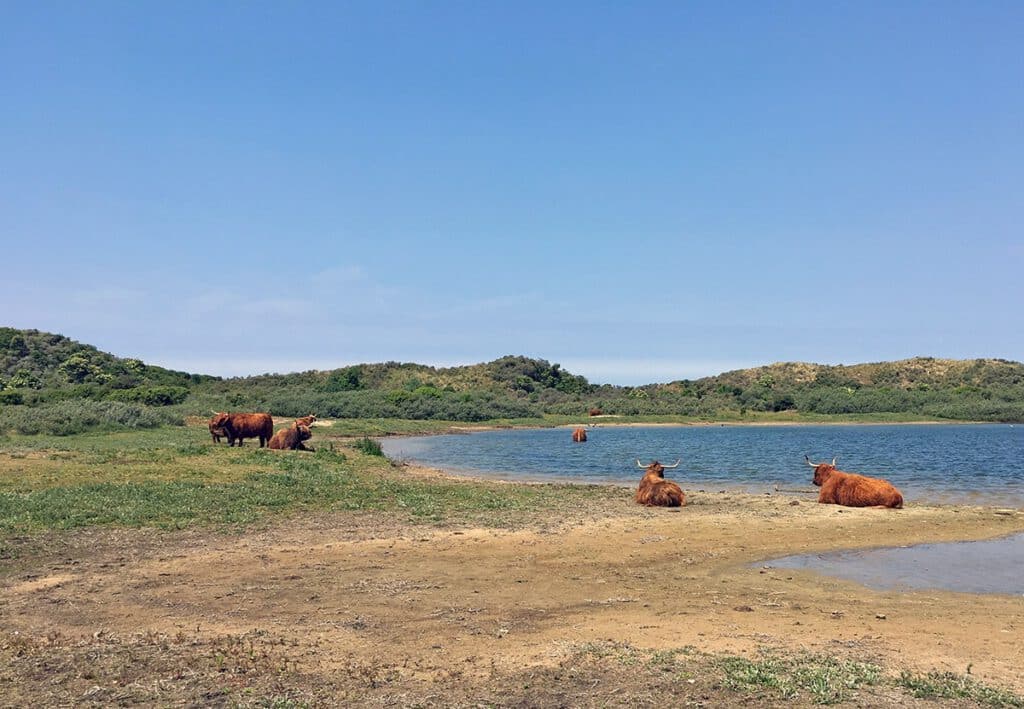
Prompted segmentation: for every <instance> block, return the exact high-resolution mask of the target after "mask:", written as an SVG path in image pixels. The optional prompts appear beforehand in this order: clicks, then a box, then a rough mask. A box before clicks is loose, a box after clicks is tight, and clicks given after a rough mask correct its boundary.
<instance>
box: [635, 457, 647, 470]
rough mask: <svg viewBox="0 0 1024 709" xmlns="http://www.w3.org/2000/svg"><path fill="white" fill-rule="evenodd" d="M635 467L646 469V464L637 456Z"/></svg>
mask: <svg viewBox="0 0 1024 709" xmlns="http://www.w3.org/2000/svg"><path fill="white" fill-rule="evenodd" d="M636 467H638V468H641V469H646V468H647V466H646V465H644V464H643V463H641V462H640V459H639V458H637V459H636Z"/></svg>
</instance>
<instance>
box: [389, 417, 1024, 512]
mask: <svg viewBox="0 0 1024 709" xmlns="http://www.w3.org/2000/svg"><path fill="white" fill-rule="evenodd" d="M587 435H588V437H589V440H588V441H587V442H586V443H582V444H574V443H573V442H572V441H571V439H570V436H571V431H570V430H569V429H565V428H558V429H528V430H511V431H510V430H505V431H484V432H480V433H469V434H457V435H445V436H424V437H414V438H386V439H384V440H383V441H381V443H382V445H383V447H384V452H385V453H386V454H387V455H388V457H391V458H395V459H400V460H408V461H410V462H420V463H424V464H427V465H431V466H434V467H438V468H442V469H444V470H448V471H450V472H454V473H466V474H472V475H486V476H494V477H501V478H507V479H515V480H560V481H565V480H569V481H575V482H618V483H623V484H635V483H636V481H637V480H638V479H639V474H640V471H639V470H638V469H637V467H636V459H637V458H639V459H640V460H641V461H642V462H644V463H647V462H649V461H650V460H652V459H655V458H656V459H658V460H660V461H662V462H663V463H672V462H674V461H675V460H676V458H681V459H682V463H681V464H680V466H679V468H677V469H676V470H674V471H669V473H668V474H669V477H671V478H672V479H674V480H677V481H678V482H680V484H682V486H683V489H685V490H699V489H709V490H710V489H722V488H726V487H728V488H740V489H745V490H750V491H768V490H772V489H773V487H774V486H775V485H779V486H780V487H784V488H802V489H810V488H811V487H812V486H811V474H810V473H811V469H810V468H809V467H808V466H807V464H806V463H805V462H804V453H807V454H809V455H810V457H811V459H812V460H815V461H820V460H831V459H832V457H833V456H838V457H839V468H840V469H843V470H849V471H851V472H857V473H863V474H866V475H874V476H878V477H884V478H886V479H888V480H889V481H890V482H892V483H893V484H894V485H896V486H897V487H899V488H900V490H901V491H902V492H903V495H904V497H905V498H906V499H907V500H908V501H910V500H918V501H934V502H959V503H963V504H998V505H1002V506H1013V507H1017V506H1024V426H1013V425H998V424H993V425H987V424H986V425H952V424H951V425H935V426H928V425H911V426H890V425H856V426H678V427H676V426H673V427H664V426H650V427H612V426H610V427H602V426H598V427H596V428H589V429H588V430H587Z"/></svg>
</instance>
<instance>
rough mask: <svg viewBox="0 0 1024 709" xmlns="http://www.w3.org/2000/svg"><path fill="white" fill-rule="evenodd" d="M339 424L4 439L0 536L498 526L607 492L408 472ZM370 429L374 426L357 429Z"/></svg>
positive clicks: (0, 457) (0, 454)
mask: <svg viewBox="0 0 1024 709" xmlns="http://www.w3.org/2000/svg"><path fill="white" fill-rule="evenodd" d="M415 423H417V424H419V423H421V422H415ZM380 425H381V427H386V428H389V429H391V430H393V429H394V428H397V427H396V426H393V425H387V424H383V423H382V424H380ZM337 428H339V429H341V431H336V430H335V427H332V428H331V429H330V437H329V438H328V437H325V436H324V435H322V434H321V433H320V432H321V431H324V430H325V429H323V428H318V429H317V441H316V443H317V451H316V452H315V453H302V452H292V451H272V450H269V449H266V448H258V447H256V446H255V445H254V444H253V443H252V442H251V441H250V442H249V444H248V445H247V446H246V447H243V448H229V447H227V446H225V445H223V444H222V445H213V444H212V443H210V442H209V440H208V439H206V437H205V431H204V430H202V429H200V428H198V427H166V428H160V429H155V430H143V431H136V432H120V433H107V434H100V433H91V434H81V435H77V436H58V437H44V436H38V437H36V436H32V437H29V436H25V437H13V438H8V439H5V440H4V441H3V444H2V446H0V464H2V466H3V469H4V472H5V474H4V475H3V476H2V477H0V532H3V533H6V534H26V533H32V532H39V531H44V530H50V529H73V528H77V527H86V526H92V525H119V526H127V527H157V528H163V529H167V528H171V529H174V528H182V527H187V526H191V525H214V526H239V527H244V526H245V525H248V524H253V523H255V522H258V521H261V520H266V519H269V518H271V517H273V516H280V515H286V514H296V513H298V512H300V511H311V510H321V511H324V510H335V511H337V510H345V511H352V512H370V511H373V512H390V513H399V514H402V515H405V516H408V517H409V518H411V519H416V520H432V521H449V522H450V521H459V522H467V523H468V522H472V523H477V524H482V525H489V526H500V525H502V524H506V523H508V522H509V520H510V518H511V516H512V515H514V514H515V513H517V512H523V513H525V512H527V511H531V512H532V511H543V510H544V509H545V507H546V506H547V502H546V501H548V500H552V499H556V498H555V497H554V496H552V494H551V490H552V489H556V490H557V491H558V495H557V498H562V499H564V498H566V497H570V498H579V499H580V500H581V501H582V500H584V499H594V498H598V497H601V496H603V495H608V494H609V492H608V490H607V489H605V488H597V487H582V486H570V485H547V486H536V485H490V484H486V483H483V482H475V481H470V480H453V479H447V478H440V477H438V478H435V479H429V480H425V479H422V478H419V477H409V476H404V475H402V473H401V469H400V468H396V467H395V466H393V465H392V464H391V463H390V462H389V461H388V460H386V459H384V458H383V457H381V456H378V455H372V454H367V453H364V452H362V451H360V450H359V447H358V446H357V444H358V442H359V439H357V438H346V437H343V436H344V435H345V434H347V433H351V432H353V429H346V428H345V427H337ZM410 428H412V427H410ZM374 429H375V426H374V424H373V423H372V422H370V423H369V425H365V426H363V427H362V428H361V429H359V430H360V431H362V432H367V431H369V432H373V431H374ZM420 432H422V430H421V431H420ZM339 434H341V435H339Z"/></svg>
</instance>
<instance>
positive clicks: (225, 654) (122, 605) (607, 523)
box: [0, 490, 1024, 706]
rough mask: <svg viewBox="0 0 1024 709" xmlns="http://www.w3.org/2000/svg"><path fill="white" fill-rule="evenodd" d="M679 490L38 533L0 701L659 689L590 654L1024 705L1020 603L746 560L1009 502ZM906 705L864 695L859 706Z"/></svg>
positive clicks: (364, 697) (992, 515)
mask: <svg viewBox="0 0 1024 709" xmlns="http://www.w3.org/2000/svg"><path fill="white" fill-rule="evenodd" d="M687 493H688V496H689V502H690V504H689V505H688V506H687V507H685V508H683V509H681V510H679V511H669V510H664V509H644V508H639V507H637V506H636V505H634V504H633V503H632V501H631V497H630V495H631V493H630V491H627V490H624V491H623V495H622V500H621V502H617V501H612V502H609V503H607V504H604V505H603V506H599V509H563V510H559V511H558V512H557V514H553V515H550V516H547V517H545V518H543V519H535V520H530V521H529V522H528V523H526V524H524V525H523V526H522V528H517V529H512V530H505V529H503V530H486V529H473V528H453V527H437V526H426V525H420V524H416V523H412V522H409V521H405V520H401V519H396V518H394V517H388V516H383V515H351V514H326V515H325V514H320V515H318V516H316V517H310V518H304V519H291V520H290V521H285V522H281V523H275V524H274V525H272V526H268V527H265V528H262V529H255V530H249V531H247V532H246V533H244V534H242V535H227V534H217V533H214V532H176V533H158V532H146V531H138V530H89V531H84V532H78V533H75V534H72V535H68V534H65V535H62V536H61V537H60V538H59V540H58V539H57V538H56V537H55V538H54V539H53V540H52V544H50V543H48V542H47V540H43V541H41V542H39V541H37V542H33V544H32V545H30V547H26V550H25V553H24V554H23V555H21V556H19V557H18V558H16V559H13V560H9V561H6V562H3V564H5V565H6V568H3V567H0V643H2V644H3V649H4V651H5V652H4V653H3V654H2V658H3V662H2V663H0V664H3V665H5V667H4V669H3V670H0V705H4V706H25V705H29V704H35V705H40V704H49V705H56V704H70V703H75V704H80V705H81V704H90V703H92V704H96V705H111V704H133V703H145V704H149V703H154V704H197V705H203V704H205V705H210V704H228V705H230V704H245V703H246V702H247V701H250V700H251V701H252V702H257V700H258V702H257V703H259V702H263V703H264V704H273V702H277V705H287V704H288V703H289V702H298V703H302V702H309V703H311V704H321V703H323V704H329V703H334V702H339V703H347V704H367V705H375V706H376V705H382V706H384V705H387V706H445V705H448V706H453V705H467V706H472V705H476V704H477V703H481V704H483V705H492V704H496V705H521V706H583V705H587V706H590V705H594V706H597V705H615V706H626V705H640V704H645V703H647V702H646V699H645V698H651V697H655V696H661V695H659V694H657V692H656V691H655V690H656V689H657V687H656V686H654V685H652V684H651V682H653V680H651V679H647V680H644V685H643V686H642V687H641V686H636V685H635V683H634V685H630V682H629V680H628V679H627V678H626V676H627V675H630V674H631V671H629V670H628V668H625V666H623V665H622V663H621V662H620V663H610V661H608V660H607V659H606V658H605V659H602V657H601V653H597V654H596V655H595V654H594V653H591V655H590V659H589V660H586V661H583V660H580V659H579V657H580V656H579V652H580V650H581V649H587V648H590V649H593V648H601V647H603V648H614V647H618V648H622V647H628V648H643V649H645V650H649V651H663V650H666V651H667V650H678V649H680V648H690V649H692V650H696V651H698V652H700V653H731V654H740V655H747V656H752V655H755V654H756V653H757V651H758V650H759V649H760V648H771V649H777V650H782V651H802V650H808V651H812V652H819V651H820V652H824V653H830V654H838V655H843V654H854V655H857V656H859V657H870V658H873V659H874V660H875V661H877V662H878V663H880V664H881V665H882V666H884V667H898V668H909V669H917V670H922V671H928V670H938V671H947V670H948V671H953V672H957V673H964V672H967V671H970V672H971V674H972V676H973V677H976V678H977V679H978V680H981V681H984V682H990V683H993V684H997V685H999V686H1003V687H1007V688H1012V689H1014V690H1016V691H1018V692H1021V691H1024V674H1022V672H1021V669H1020V668H1021V667H1022V666H1024V598H1021V597H1010V596H998V595H966V594H957V593H948V592H940V591H924V592H875V591H870V590H867V589H865V588H863V587H861V586H859V585H857V584H854V583H849V582H844V581H838V580H833V579H829V578H825V577H821V576H817V575H813V574H809V573H801V572H793V571H790V570H785V569H771V568H765V567H763V566H762V565H760V564H758V563H756V562H759V561H762V560H766V559H770V558H773V557H778V556H783V555H787V554H794V553H801V552H811V551H826V550H835V549H847V548H857V547H871V546H887V545H902V544H911V543H917V542H934V541H949V540H967V539H982V538H991V537H995V536H999V535H1004V534H1009V533H1012V532H1017V531H1021V530H1024V514H1022V513H1021V512H1020V511H996V510H993V509H989V508H974V507H929V506H911V507H909V508H907V509H904V510H899V511H891V510H875V509H848V508H839V507H835V506H828V505H818V504H816V503H815V502H814V498H813V497H811V496H809V495H804V496H793V495H771V496H754V495H745V494H738V493H727V492H706V493H705V492H697V491H692V490H687ZM574 657H575V658H576V660H573V659H572V658H574ZM695 667H696V666H695ZM617 675H618V679H616V676H617ZM257 677H258V678H259V679H258V680H257V679H254V678H257ZM268 678H269V679H268ZM664 681H665V682H668V681H673V682H676V681H679V682H682V680H678V678H676V679H675V680H672V679H670V678H669V677H668V676H667V675H666V678H665V679H664ZM663 689H664V688H663ZM719 690H720V688H717V687H716V686H715V685H714V684H713V683H712V682H711V681H710V680H709V679H707V678H706V677H704V676H703V675H702V674H700V673H699V672H698V673H697V674H696V675H695V676H694V677H693V678H692V680H690V681H689V683H688V684H687V683H685V682H684V683H683V684H682V685H681V687H680V688H679V690H678V694H676V696H677V698H678V699H679V705H684V704H686V703H690V704H694V705H725V704H732V703H733V702H735V701H736V695H734V694H723V693H721V692H720V691H719ZM669 691H671V692H673V693H675V690H674V689H671V688H670V689H669ZM617 692H619V693H618V694H617ZM652 693H653V694H652ZM268 698H269V699H268ZM271 700H273V701H271ZM684 700H685V701H684ZM883 700H885V701H883ZM651 701H652V702H653V701H654V700H653V699H651ZM913 701H914V700H910V699H908V698H905V697H904V698H896V699H891V698H890V699H886V698H885V696H884V693H883V695H877V696H873V697H872V698H871V699H870V701H863V705H865V706H866V705H877V704H879V703H899V704H904V703H908V702H909V703H913ZM747 703H748V705H749V704H751V703H754V704H760V700H759V701H758V702H747ZM785 703H787V704H788V703H790V702H785Z"/></svg>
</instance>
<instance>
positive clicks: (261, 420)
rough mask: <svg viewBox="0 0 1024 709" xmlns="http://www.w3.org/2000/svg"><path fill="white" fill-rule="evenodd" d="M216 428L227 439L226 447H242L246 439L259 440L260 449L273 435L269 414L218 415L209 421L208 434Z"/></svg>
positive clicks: (272, 420) (272, 422) (272, 425)
mask: <svg viewBox="0 0 1024 709" xmlns="http://www.w3.org/2000/svg"><path fill="white" fill-rule="evenodd" d="M215 428H218V429H222V430H223V431H224V433H223V435H225V436H227V437H228V445H229V446H233V445H235V441H238V446H239V447H241V446H242V442H243V441H244V440H245V439H246V438H259V439H260V448H262V447H263V446H265V445H266V444H267V442H268V441H269V440H270V438H271V437H272V436H273V435H274V419H272V418H271V417H270V414H263V413H259V414H227V413H219V414H217V415H215V416H214V417H213V418H212V419H210V432H211V434H212V433H213V429H215Z"/></svg>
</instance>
